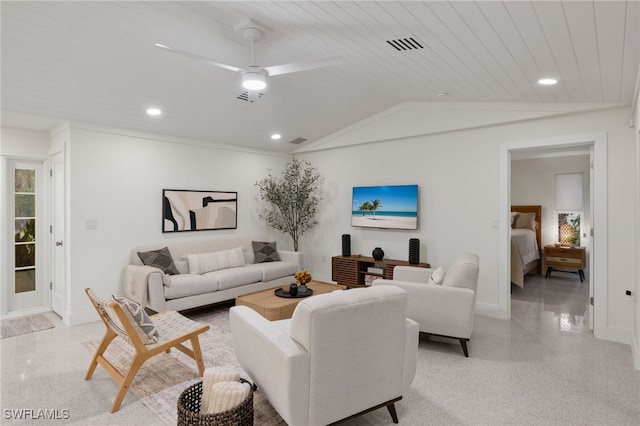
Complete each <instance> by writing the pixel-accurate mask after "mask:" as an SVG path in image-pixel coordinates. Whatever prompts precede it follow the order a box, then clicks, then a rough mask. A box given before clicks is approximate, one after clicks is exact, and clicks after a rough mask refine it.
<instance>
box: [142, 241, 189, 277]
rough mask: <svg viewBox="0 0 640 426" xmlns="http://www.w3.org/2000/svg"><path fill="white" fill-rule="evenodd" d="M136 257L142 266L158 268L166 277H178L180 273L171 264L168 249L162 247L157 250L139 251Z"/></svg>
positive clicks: (171, 260)
mask: <svg viewBox="0 0 640 426" xmlns="http://www.w3.org/2000/svg"><path fill="white" fill-rule="evenodd" d="M138 257H139V258H140V260H141V261H142V263H143V264H144V265H147V266H153V267H154V268H158V269H160V270H161V271H162V272H164V273H165V274H167V275H178V274H179V273H180V271H178V268H176V265H175V263H174V262H173V257H171V252H169V248H168V247H162V248H161V249H158V250H150V251H139V252H138Z"/></svg>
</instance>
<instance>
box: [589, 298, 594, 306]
mask: <svg viewBox="0 0 640 426" xmlns="http://www.w3.org/2000/svg"><path fill="white" fill-rule="evenodd" d="M589 303H591V306H593V297H591V298H589Z"/></svg>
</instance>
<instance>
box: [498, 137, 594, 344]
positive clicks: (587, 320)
mask: <svg viewBox="0 0 640 426" xmlns="http://www.w3.org/2000/svg"><path fill="white" fill-rule="evenodd" d="M592 147H593V144H587V145H583V146H576V147H572V148H553V149H551V148H544V149H538V150H527V151H525V152H521V151H513V152H512V153H511V182H510V186H511V187H510V191H511V194H510V195H511V204H512V205H541V206H542V214H541V228H540V232H541V237H542V238H541V244H540V247H539V251H540V260H539V262H540V264H542V265H543V266H542V269H540V267H538V268H536V270H535V272H534V271H532V272H530V273H529V274H527V275H526V276H525V278H524V283H523V286H517V285H512V289H511V290H512V292H511V313H512V315H513V316H515V317H517V316H518V315H519V314H520V316H522V314H523V312H528V311H527V308H528V307H530V306H538V307H541V308H542V310H541V311H539V312H538V314H539V315H545V316H547V315H550V316H549V318H551V319H553V320H554V321H558V323H561V324H560V325H561V326H562V327H561V328H562V329H563V330H566V329H570V330H572V331H575V330H585V331H586V332H588V333H590V334H592V331H591V330H593V312H592V311H593V310H592V306H591V305H590V304H589V299H590V296H592V290H593V288H592V283H593V280H591V274H590V273H588V271H589V259H590V257H591V236H590V232H589V230H590V229H591V216H592V213H591V191H590V188H591V175H592V174H591V168H590V165H591V160H592V153H591V151H592V149H591V148H592ZM563 179H564V180H563ZM567 179H569V181H570V183H572V184H573V186H572V187H571V188H567V189H566V191H567V192H565V193H563V192H562V191H560V190H562V189H563V187H562V184H563V183H566V182H567ZM569 201H571V202H569ZM561 223H562V226H561ZM567 228H568V229H567ZM567 230H569V231H570V232H567ZM514 232H515V231H514ZM519 232H522V231H519ZM569 236H570V238H571V239H570V241H565V242H564V244H565V245H568V244H569V243H570V244H571V245H572V246H575V247H579V248H576V249H571V253H569V254H571V255H572V256H574V258H573V259H571V261H572V262H575V261H578V262H579V263H580V267H579V269H572V268H569V269H566V268H560V269H557V268H556V269H554V270H553V274H550V273H549V274H546V273H545V272H546V266H548V265H544V263H545V262H544V258H545V256H546V254H545V253H544V252H543V250H544V251H546V250H547V247H548V246H554V245H557V244H558V242H559V241H561V237H562V238H565V239H568V237H569ZM554 250H556V249H555V248H554ZM536 251H537V250H536ZM581 254H586V259H587V262H586V263H585V262H583V261H582V260H581V259H575V257H576V256H577V257H578V258H579V257H580V255H581ZM511 256H517V254H515V252H513V251H512V252H511ZM548 256H551V255H548ZM574 259H575V260H574ZM564 260H565V259H563V261H564ZM567 261H569V260H567ZM569 266H570V265H569ZM582 271H587V274H586V276H585V275H584V274H583V273H582ZM540 274H543V275H540ZM534 303H538V305H533V304H534ZM523 309H524V311H523ZM540 318H541V317H540Z"/></svg>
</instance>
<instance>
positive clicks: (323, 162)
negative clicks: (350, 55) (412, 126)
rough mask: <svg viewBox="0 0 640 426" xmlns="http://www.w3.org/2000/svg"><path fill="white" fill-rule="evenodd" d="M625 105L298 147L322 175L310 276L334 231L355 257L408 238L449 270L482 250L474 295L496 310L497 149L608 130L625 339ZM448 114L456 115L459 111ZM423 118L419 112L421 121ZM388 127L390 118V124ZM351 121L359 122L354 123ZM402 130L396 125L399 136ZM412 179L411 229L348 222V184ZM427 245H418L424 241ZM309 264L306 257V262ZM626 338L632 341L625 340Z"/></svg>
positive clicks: (628, 223) (400, 252)
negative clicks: (415, 193)
mask: <svg viewBox="0 0 640 426" xmlns="http://www.w3.org/2000/svg"><path fill="white" fill-rule="evenodd" d="M630 113H631V111H630V109H629V108H628V107H624V108H615V109H609V110H603V111H596V112H587V113H578V114H571V115H565V116H559V117H554V118H543V119H537V120H529V121H523V122H517V123H510V124H504V125H499V124H498V125H491V126H487V127H483V128H478V129H470V130H462V131H451V132H447V133H443V134H436V135H427V136H415V137H407V138H404V139H399V140H390V141H383V142H377V143H370V144H361V145H356V146H349V147H345V148H335V149H327V150H319V151H315V152H303V153H299V154H297V156H299V157H300V158H303V159H307V160H309V161H311V162H312V163H313V164H314V165H316V166H317V167H318V168H319V171H320V173H321V174H322V175H323V176H324V180H325V182H324V191H325V199H324V200H323V203H322V206H321V209H320V226H318V227H317V228H316V229H315V230H314V231H313V232H312V234H310V235H309V236H307V237H303V241H302V250H303V251H305V253H307V257H306V262H307V266H309V267H310V269H311V271H312V272H313V273H314V275H315V276H317V277H323V278H325V279H327V278H330V276H331V262H330V260H331V256H333V255H337V254H340V235H341V234H343V233H347V234H351V235H352V244H353V249H352V251H353V252H354V253H358V252H361V253H363V254H368V253H370V252H371V250H372V249H373V248H374V247H376V246H381V247H382V248H383V249H384V250H385V253H386V256H387V257H389V258H397V259H406V258H407V255H408V240H409V238H412V237H417V238H420V240H421V243H422V244H424V245H425V246H426V254H425V253H424V250H423V251H422V253H421V257H422V259H423V260H426V261H428V262H430V263H431V264H432V265H442V266H445V267H446V266H448V265H449V264H450V262H452V261H453V260H454V259H455V257H456V256H458V255H459V254H460V253H461V252H463V251H471V252H475V253H478V254H479V256H480V277H479V285H478V295H477V301H478V306H481V307H483V309H482V310H483V311H487V312H490V311H491V310H492V308H493V309H497V307H498V289H499V286H501V285H503V284H501V283H499V282H498V266H499V264H500V262H506V261H507V260H506V259H499V258H498V250H499V249H498V229H496V228H493V227H492V226H491V225H492V220H493V218H497V217H498V203H499V202H498V199H499V190H498V186H499V182H498V180H499V179H498V166H499V164H498V163H499V158H498V157H499V155H498V154H499V145H500V144H501V143H509V142H517V141H523V140H531V139H542V138H549V137H558V136H561V135H575V134H583V133H588V132H602V131H606V132H607V135H608V164H609V168H608V170H609V176H608V203H609V209H608V214H609V216H608V219H609V223H608V235H609V276H608V285H609V288H608V296H609V297H608V316H609V318H608V319H607V323H608V325H609V326H610V327H615V328H621V329H625V330H627V332H628V335H629V336H631V334H632V333H631V330H633V307H632V305H630V304H629V303H628V302H626V301H625V296H624V290H625V288H626V287H628V285H629V283H630V282H631V281H632V280H633V277H634V268H635V267H634V254H633V253H634V252H633V250H634V234H635V230H634V227H635V225H634V218H635V216H634V214H635V206H634V198H635V197H634V193H633V188H632V186H633V185H629V182H630V181H632V180H633V176H634V155H635V154H634V143H635V140H634V133H633V131H632V129H629V128H628V127H627V126H626V122H627V119H628V118H629V114H630ZM456 114H460V112H459V111H457V112H456ZM426 119H428V117H427V116H425V120H426ZM390 125H391V124H390ZM354 127H357V126H354ZM401 131H402V130H400V129H399V130H398V132H401ZM401 183H405V184H409V183H417V184H419V185H420V213H419V215H420V216H419V222H420V224H419V229H418V231H415V232H411V231H385V230H368V229H360V228H352V227H351V226H350V220H349V214H350V211H349V210H350V202H351V188H352V187H353V186H356V185H376V184H401ZM423 248H425V247H423ZM309 262H310V263H309ZM627 343H630V342H627Z"/></svg>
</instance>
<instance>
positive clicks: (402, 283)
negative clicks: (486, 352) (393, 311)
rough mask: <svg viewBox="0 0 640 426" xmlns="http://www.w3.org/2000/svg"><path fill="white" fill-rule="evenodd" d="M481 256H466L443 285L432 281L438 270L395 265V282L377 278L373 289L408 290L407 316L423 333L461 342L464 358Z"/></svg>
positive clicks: (450, 272) (452, 270)
mask: <svg viewBox="0 0 640 426" xmlns="http://www.w3.org/2000/svg"><path fill="white" fill-rule="evenodd" d="M478 266H479V259H478V256H477V255H475V254H471V253H465V254H463V255H462V256H461V257H459V258H458V259H457V260H456V261H455V262H454V263H453V264H452V265H451V266H450V267H449V269H448V271H447V272H446V274H445V275H444V279H443V281H442V282H441V283H440V284H437V283H435V282H434V281H439V280H438V279H435V280H432V279H431V278H432V275H433V276H434V278H435V276H436V275H437V273H436V274H434V272H435V271H436V269H428V268H417V267H412V266H396V267H395V268H394V269H393V280H386V279H378V280H375V281H374V282H373V285H374V286H378V285H393V286H397V287H399V288H402V289H403V290H405V291H406V292H407V293H408V295H409V297H408V304H407V316H408V317H409V318H411V319H412V320H414V321H416V322H417V323H418V324H419V327H420V332H421V333H426V334H431V335H436V336H443V337H451V338H454V339H457V340H459V341H460V345H461V346H462V350H463V352H464V356H465V357H468V356H469V351H468V349H467V342H468V341H469V339H470V338H471V333H472V332H473V313H474V308H475V303H476V287H477V285H478Z"/></svg>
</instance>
